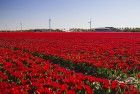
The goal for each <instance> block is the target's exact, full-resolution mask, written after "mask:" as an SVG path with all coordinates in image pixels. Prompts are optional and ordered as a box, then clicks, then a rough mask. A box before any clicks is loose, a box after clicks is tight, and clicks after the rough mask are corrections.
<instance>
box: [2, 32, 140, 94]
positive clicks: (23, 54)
mask: <svg viewBox="0 0 140 94" xmlns="http://www.w3.org/2000/svg"><path fill="white" fill-rule="evenodd" d="M0 94H140V33H129V32H128V33H113V32H112V33H101V32H99V33H95V32H94V33H72V32H71V33H70V32H69V33H64V32H63V33H42V32H41V33H37V32H36V33H27V32H26V33H23V32H21V33H19V32H15V33H0Z"/></svg>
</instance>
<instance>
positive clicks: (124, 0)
mask: <svg viewBox="0 0 140 94" xmlns="http://www.w3.org/2000/svg"><path fill="white" fill-rule="evenodd" d="M49 18H51V19H52V28H78V27H79V28H89V24H88V21H89V20H90V18H92V21H93V22H92V27H105V26H114V27H140V0H0V29H20V22H22V23H23V28H24V29H31V28H33V29H34V28H48V19H49Z"/></svg>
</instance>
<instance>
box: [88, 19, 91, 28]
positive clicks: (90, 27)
mask: <svg viewBox="0 0 140 94" xmlns="http://www.w3.org/2000/svg"><path fill="white" fill-rule="evenodd" d="M88 23H89V28H90V30H91V28H92V20H91V18H90V21H89V22H88Z"/></svg>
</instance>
